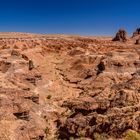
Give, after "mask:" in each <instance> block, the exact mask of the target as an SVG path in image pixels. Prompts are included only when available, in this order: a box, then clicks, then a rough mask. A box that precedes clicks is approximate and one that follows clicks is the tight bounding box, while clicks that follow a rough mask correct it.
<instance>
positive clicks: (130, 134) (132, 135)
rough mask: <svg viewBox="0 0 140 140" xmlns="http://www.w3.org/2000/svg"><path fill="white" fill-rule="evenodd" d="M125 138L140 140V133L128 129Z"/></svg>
mask: <svg viewBox="0 0 140 140" xmlns="http://www.w3.org/2000/svg"><path fill="white" fill-rule="evenodd" d="M125 140H140V134H138V133H137V132H135V131H129V132H128V133H127V135H126V137H125Z"/></svg>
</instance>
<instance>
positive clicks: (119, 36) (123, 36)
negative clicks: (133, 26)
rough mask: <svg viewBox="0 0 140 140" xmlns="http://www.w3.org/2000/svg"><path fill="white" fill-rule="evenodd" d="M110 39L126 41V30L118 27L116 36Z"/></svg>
mask: <svg viewBox="0 0 140 140" xmlns="http://www.w3.org/2000/svg"><path fill="white" fill-rule="evenodd" d="M112 41H121V42H126V41H127V32H126V31H125V30H124V29H119V31H118V32H117V33H116V36H115V37H114V38H113V40H112Z"/></svg>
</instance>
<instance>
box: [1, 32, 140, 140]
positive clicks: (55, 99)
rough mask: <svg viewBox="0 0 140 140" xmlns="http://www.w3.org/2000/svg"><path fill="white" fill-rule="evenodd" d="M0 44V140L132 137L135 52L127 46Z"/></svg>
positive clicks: (138, 75)
mask: <svg viewBox="0 0 140 140" xmlns="http://www.w3.org/2000/svg"><path fill="white" fill-rule="evenodd" d="M0 37H1V38H0V108H1V111H0V126H1V127H0V139H4V140H7V139H8V140H34V139H36V140H44V139H51V138H56V139H58V138H60V139H70V137H71V138H72V137H73V138H74V139H79V138H81V137H82V138H84V139H94V138H95V135H96V134H104V135H105V136H106V137H107V138H114V139H115V138H116V139H119V138H123V137H125V135H126V133H127V132H128V131H129V130H134V131H136V132H139V131H140V103H139V100H140V94H139V93H140V82H139V81H140V45H135V40H134V39H128V40H127V42H113V41H112V38H110V37H82V36H67V35H30V34H16V33H9V34H4V35H2V34H0ZM31 67H32V68H31Z"/></svg>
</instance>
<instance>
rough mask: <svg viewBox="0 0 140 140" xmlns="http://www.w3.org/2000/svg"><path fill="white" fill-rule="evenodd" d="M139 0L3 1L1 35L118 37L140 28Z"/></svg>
mask: <svg viewBox="0 0 140 140" xmlns="http://www.w3.org/2000/svg"><path fill="white" fill-rule="evenodd" d="M139 6H140V1H139V0H1V1H0V32H32V33H47V34H81V35H114V33H115V32H116V31H117V30H118V29H119V28H125V29H126V30H127V31H128V33H129V34H132V32H133V31H134V30H135V29H136V28H137V27H139V26H140V8H139Z"/></svg>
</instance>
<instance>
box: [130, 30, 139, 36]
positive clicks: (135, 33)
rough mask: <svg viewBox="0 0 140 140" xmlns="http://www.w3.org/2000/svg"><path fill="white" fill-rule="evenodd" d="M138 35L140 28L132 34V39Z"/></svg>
mask: <svg viewBox="0 0 140 140" xmlns="http://www.w3.org/2000/svg"><path fill="white" fill-rule="evenodd" d="M138 35H140V28H137V29H136V31H135V32H134V33H133V36H132V37H136V36H138Z"/></svg>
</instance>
